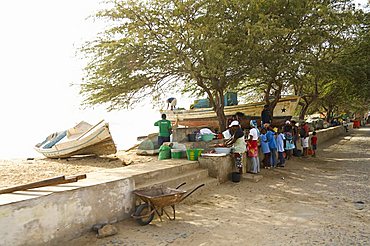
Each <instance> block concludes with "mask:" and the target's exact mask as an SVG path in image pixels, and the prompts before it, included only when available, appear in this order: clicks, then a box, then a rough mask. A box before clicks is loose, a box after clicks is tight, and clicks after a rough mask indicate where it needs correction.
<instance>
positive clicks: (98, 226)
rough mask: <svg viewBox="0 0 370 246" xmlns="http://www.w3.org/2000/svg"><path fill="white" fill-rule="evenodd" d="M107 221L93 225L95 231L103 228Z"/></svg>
mask: <svg viewBox="0 0 370 246" xmlns="http://www.w3.org/2000/svg"><path fill="white" fill-rule="evenodd" d="M106 224H107V223H100V224H95V225H93V226H92V228H91V229H92V230H93V231H95V232H98V230H99V229H101V228H103V226H105V225H106Z"/></svg>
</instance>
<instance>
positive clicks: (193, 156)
mask: <svg viewBox="0 0 370 246" xmlns="http://www.w3.org/2000/svg"><path fill="white" fill-rule="evenodd" d="M202 151H203V149H188V150H186V156H187V157H188V160H189V161H197V160H198V157H199V156H200V155H201V154H202Z"/></svg>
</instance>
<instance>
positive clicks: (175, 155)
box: [171, 149, 183, 159]
mask: <svg viewBox="0 0 370 246" xmlns="http://www.w3.org/2000/svg"><path fill="white" fill-rule="evenodd" d="M182 152H183V150H181V149H171V158H172V159H181V158H182Z"/></svg>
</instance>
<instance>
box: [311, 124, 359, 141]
mask: <svg viewBox="0 0 370 246" xmlns="http://www.w3.org/2000/svg"><path fill="white" fill-rule="evenodd" d="M348 128H349V129H350V130H352V129H353V123H350V124H349V126H348ZM345 133H346V132H345V129H344V127H343V126H335V127H330V128H327V129H321V130H317V131H316V136H317V144H318V145H319V144H320V143H324V142H326V141H328V140H331V139H333V138H335V137H338V136H340V135H343V134H345ZM311 137H312V132H310V139H311Z"/></svg>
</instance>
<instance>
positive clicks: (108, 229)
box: [97, 224, 118, 238]
mask: <svg viewBox="0 0 370 246" xmlns="http://www.w3.org/2000/svg"><path fill="white" fill-rule="evenodd" d="M117 232H118V231H117V228H116V227H115V226H113V225H109V224H108V225H105V226H103V228H101V229H99V230H98V234H97V238H104V237H109V236H112V235H115V234H117Z"/></svg>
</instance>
